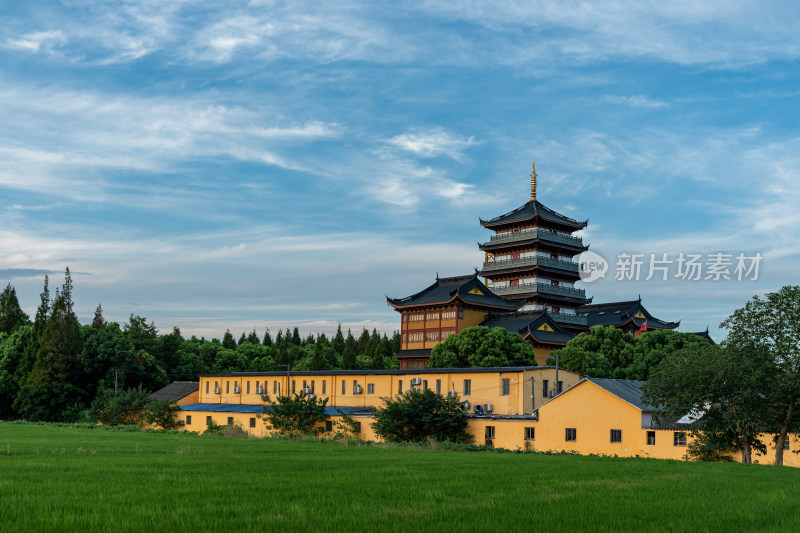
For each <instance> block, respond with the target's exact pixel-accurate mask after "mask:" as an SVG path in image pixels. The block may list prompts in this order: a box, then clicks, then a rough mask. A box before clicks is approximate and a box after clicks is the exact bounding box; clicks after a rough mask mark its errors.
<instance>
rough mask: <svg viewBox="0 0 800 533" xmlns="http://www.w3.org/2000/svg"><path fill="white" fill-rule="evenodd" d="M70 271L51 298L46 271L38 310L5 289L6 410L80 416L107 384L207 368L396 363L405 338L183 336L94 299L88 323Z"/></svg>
mask: <svg viewBox="0 0 800 533" xmlns="http://www.w3.org/2000/svg"><path fill="white" fill-rule="evenodd" d="M73 308H74V302H73V301H72V277H71V276H70V272H69V269H67V270H66V273H65V279H64V284H63V285H62V286H61V287H60V288H57V289H56V290H55V295H54V296H51V294H50V289H49V280H48V277H47V276H45V279H44V289H43V291H42V294H41V299H40V304H39V307H38V309H37V311H36V316H35V317H34V320H33V321H32V322H31V320H30V318H29V317H28V315H27V314H26V313H25V312H23V311H22V309H21V307H20V305H19V300H18V298H17V293H16V290H15V288H14V287H13V286H12V285H11V284H10V283H9V284H8V285H7V286H6V287H5V289H4V290H3V292H2V293H0V417H2V418H25V419H28V420H62V421H68V420H72V419H75V418H76V417H77V416H78V414H79V413H80V412H81V411H82V410H83V409H85V408H87V407H88V405H89V404H90V403H91V402H92V400H93V399H94V398H96V397H97V396H98V395H101V394H103V391H105V390H109V389H119V390H122V389H124V388H128V387H142V388H144V389H148V390H151V391H153V390H157V389H159V388H161V387H163V386H165V385H167V384H168V383H170V382H171V381H174V380H193V379H196V378H197V376H198V375H199V374H203V373H210V372H267V371H273V370H283V369H285V368H286V365H290V367H291V369H292V370H326V369H383V368H396V367H397V361H396V359H395V358H394V354H395V353H397V350H398V349H399V348H400V335H399V333H398V332H395V333H394V334H393V335H392V337H391V338H389V337H387V336H386V334H383V335H380V334H379V333H378V332H377V330H375V329H373V330H372V333H370V332H369V331H368V330H367V329H366V328H364V329H363V330H362V331H361V333H360V335H359V336H358V337H357V338H356V337H354V336H353V334H352V333H351V332H350V331H349V330H348V331H347V334H346V335H345V334H344V333H343V332H342V328H341V325H339V328H338V330H337V332H336V334H335V335H334V336H333V337H332V338H330V339H329V338H328V337H327V336H326V335H325V334H324V333H322V334H317V335H308V336H307V337H305V338H303V337H301V335H300V332H299V330H298V328H296V327H295V328H294V329H286V330H285V331H283V330H278V332H277V334H276V335H275V336H274V337H273V335H272V334H271V332H270V331H269V329H267V331H266V332H265V333H264V335H263V336H259V335H258V334H257V332H256V331H255V330H253V331H251V332H250V333H249V334H245V333H242V335H241V337H240V338H239V340H238V342H237V340H236V339H235V338H234V336H233V335H232V334H231V332H230V331H226V332H225V335H224V336H223V337H222V340H219V339H210V340H207V339H205V338H199V339H198V338H197V337H194V336H192V337H191V338H189V339H184V338H183V336H182V334H181V332H180V330H179V329H178V328H173V329H172V331H171V332H170V333H167V334H159V333H158V330H157V329H156V327H155V324H153V323H152V322H150V323H148V322H147V320H146V319H145V318H144V317H140V316H135V315H133V314H131V316H130V320H129V322H127V323H125V324H123V325H122V326H120V325H119V324H118V323H116V322H107V321H105V320H104V319H103V311H102V307H101V306H99V305H98V306H97V310H96V311H95V315H94V319H93V320H92V323H91V324H90V325H81V324H80V323H79V322H78V318H77V316H76V315H75V312H74V309H73Z"/></svg>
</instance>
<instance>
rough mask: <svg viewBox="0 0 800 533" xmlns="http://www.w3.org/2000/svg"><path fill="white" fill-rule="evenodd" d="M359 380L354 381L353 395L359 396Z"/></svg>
mask: <svg viewBox="0 0 800 533" xmlns="http://www.w3.org/2000/svg"><path fill="white" fill-rule="evenodd" d="M358 392H359V391H358V380H355V379H354V380H353V394H358Z"/></svg>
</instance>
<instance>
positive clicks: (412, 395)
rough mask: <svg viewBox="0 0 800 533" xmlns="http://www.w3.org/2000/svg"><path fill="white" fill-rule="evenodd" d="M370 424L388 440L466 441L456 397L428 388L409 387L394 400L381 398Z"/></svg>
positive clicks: (461, 410)
mask: <svg viewBox="0 0 800 533" xmlns="http://www.w3.org/2000/svg"><path fill="white" fill-rule="evenodd" d="M382 400H383V407H381V408H379V409H378V410H377V412H376V413H375V422H374V423H373V424H372V428H373V429H374V430H375V433H377V434H378V435H380V436H381V437H382V438H384V439H385V440H387V441H390V442H418V443H421V442H425V441H427V440H429V439H434V440H437V441H452V442H470V441H471V440H472V436H471V435H470V434H469V433H467V415H466V413H465V412H464V410H463V409H461V404H460V401H459V400H458V398H450V397H447V398H446V397H444V396H442V395H441V394H436V393H435V392H433V391H432V390H430V389H426V390H424V391H417V390H413V389H412V390H409V391H406V392H405V393H403V394H400V395H398V396H396V398H395V399H394V400H392V399H390V398H382Z"/></svg>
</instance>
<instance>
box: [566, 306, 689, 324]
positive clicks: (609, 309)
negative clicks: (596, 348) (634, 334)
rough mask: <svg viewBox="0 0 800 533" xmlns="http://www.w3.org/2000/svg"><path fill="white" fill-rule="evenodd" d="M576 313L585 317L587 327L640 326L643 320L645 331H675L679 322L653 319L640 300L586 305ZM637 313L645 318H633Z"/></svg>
mask: <svg viewBox="0 0 800 533" xmlns="http://www.w3.org/2000/svg"><path fill="white" fill-rule="evenodd" d="M577 312H578V313H581V314H585V315H586V318H587V326H588V327H591V326H621V325H623V324H625V323H627V322H631V323H633V324H635V325H636V326H641V325H642V324H643V323H644V321H645V320H647V329H675V328H677V327H678V326H679V325H680V321H678V322H666V321H664V320H660V319H658V318H656V317H654V316H653V315H651V314H650V313H649V312H648V311H647V309H645V308H644V306H643V305H642V302H641V300H631V301H628V302H608V303H603V304H587V305H583V306H581V307H579V308H578V310H577ZM637 313H641V314H642V315H643V316H644V317H645V318H641V317H637V316H635V315H636V314H637Z"/></svg>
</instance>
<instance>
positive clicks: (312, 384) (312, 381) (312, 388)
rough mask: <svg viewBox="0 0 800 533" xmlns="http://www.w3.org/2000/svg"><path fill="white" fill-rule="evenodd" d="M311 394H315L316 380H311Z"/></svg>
mask: <svg viewBox="0 0 800 533" xmlns="http://www.w3.org/2000/svg"><path fill="white" fill-rule="evenodd" d="M311 394H314V380H313V379H312V380H311Z"/></svg>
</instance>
